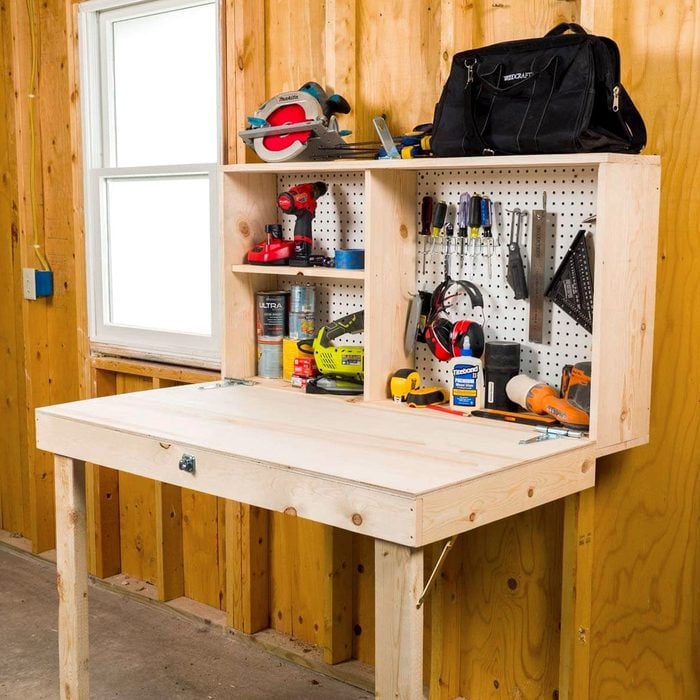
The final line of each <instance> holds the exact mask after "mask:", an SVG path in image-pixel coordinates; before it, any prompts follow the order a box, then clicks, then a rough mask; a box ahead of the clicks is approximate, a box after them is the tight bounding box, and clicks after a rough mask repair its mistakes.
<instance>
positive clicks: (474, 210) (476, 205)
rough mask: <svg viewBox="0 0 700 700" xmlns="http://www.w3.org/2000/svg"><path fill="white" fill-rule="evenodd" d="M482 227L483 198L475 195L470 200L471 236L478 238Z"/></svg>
mask: <svg viewBox="0 0 700 700" xmlns="http://www.w3.org/2000/svg"><path fill="white" fill-rule="evenodd" d="M480 226H481V197H480V196H479V195H478V194H475V195H474V196H473V197H472V198H471V199H470V200H469V235H470V236H471V237H472V238H476V237H477V236H478V235H479V227H480Z"/></svg>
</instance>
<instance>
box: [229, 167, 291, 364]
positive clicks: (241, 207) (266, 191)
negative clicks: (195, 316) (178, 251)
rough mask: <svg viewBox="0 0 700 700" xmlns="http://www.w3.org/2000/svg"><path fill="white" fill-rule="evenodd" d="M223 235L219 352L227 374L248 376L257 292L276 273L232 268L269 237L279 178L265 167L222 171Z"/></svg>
mask: <svg viewBox="0 0 700 700" xmlns="http://www.w3.org/2000/svg"><path fill="white" fill-rule="evenodd" d="M221 186H222V197H221V201H222V215H221V235H222V237H223V244H222V249H223V251H224V282H223V285H224V288H223V291H224V313H223V324H224V327H223V329H222V334H221V335H222V337H223V339H224V347H223V353H222V358H221V363H222V374H223V376H225V377H250V376H253V375H254V374H255V372H256V366H255V292H257V291H261V290H263V289H265V288H267V289H270V288H271V286H272V287H274V286H275V284H276V278H275V277H273V278H270V277H267V276H264V275H252V274H247V273H239V272H231V265H238V264H240V263H242V262H244V261H245V255H246V253H247V252H248V251H249V250H250V249H251V248H252V247H253V245H254V244H255V243H257V242H258V241H261V240H263V239H264V237H265V224H269V223H275V222H276V221H277V209H276V202H277V197H276V195H277V180H276V177H275V175H274V174H267V173H262V174H261V173H224V174H222V182H221Z"/></svg>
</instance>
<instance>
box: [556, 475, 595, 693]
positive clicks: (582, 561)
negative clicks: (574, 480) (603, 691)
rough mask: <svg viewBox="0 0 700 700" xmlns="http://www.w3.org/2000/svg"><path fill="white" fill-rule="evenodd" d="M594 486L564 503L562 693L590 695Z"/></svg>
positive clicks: (560, 662)
mask: <svg viewBox="0 0 700 700" xmlns="http://www.w3.org/2000/svg"><path fill="white" fill-rule="evenodd" d="M594 499H595V494H594V489H592V488H591V489H587V490H586V491H581V492H580V493H575V494H573V495H571V496H568V497H567V498H566V500H565V504H564V554H563V561H562V589H561V642H560V651H559V697H560V698H561V699H562V700H565V699H566V698H569V699H570V700H584V699H585V698H588V696H589V686H590V658H589V657H590V645H591V639H590V637H591V578H592V571H593V516H594V506H595V500H594Z"/></svg>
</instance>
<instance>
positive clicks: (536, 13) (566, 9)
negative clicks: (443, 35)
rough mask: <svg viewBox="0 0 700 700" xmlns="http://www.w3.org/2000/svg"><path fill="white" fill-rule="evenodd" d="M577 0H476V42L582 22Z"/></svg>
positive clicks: (532, 34) (537, 33)
mask: <svg viewBox="0 0 700 700" xmlns="http://www.w3.org/2000/svg"><path fill="white" fill-rule="evenodd" d="M579 4H580V3H579V2H578V1H577V0H544V1H543V2H537V1H533V0H528V1H525V2H523V1H521V2H493V1H492V0H475V2H474V12H475V16H476V18H477V19H476V21H475V22H474V35H473V40H474V46H483V45H485V44H493V43H495V42H498V41H510V40H511V39H524V38H528V37H535V36H542V35H543V34H544V33H545V32H547V31H549V30H550V29H551V28H552V27H555V26H556V25H557V24H559V23H560V22H578V20H579V14H580V9H579Z"/></svg>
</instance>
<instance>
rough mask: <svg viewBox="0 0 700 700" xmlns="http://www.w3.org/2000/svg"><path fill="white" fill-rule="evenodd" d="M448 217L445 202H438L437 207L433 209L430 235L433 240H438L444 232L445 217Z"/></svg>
mask: <svg viewBox="0 0 700 700" xmlns="http://www.w3.org/2000/svg"><path fill="white" fill-rule="evenodd" d="M446 216H447V204H446V203H445V202H438V203H437V206H436V207H435V208H434V209H433V222H432V224H431V229H430V235H431V236H432V237H433V238H437V237H438V236H439V235H440V231H442V227H443V226H444V225H445V217H446Z"/></svg>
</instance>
